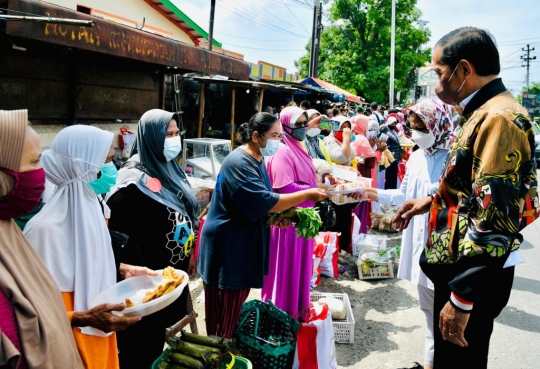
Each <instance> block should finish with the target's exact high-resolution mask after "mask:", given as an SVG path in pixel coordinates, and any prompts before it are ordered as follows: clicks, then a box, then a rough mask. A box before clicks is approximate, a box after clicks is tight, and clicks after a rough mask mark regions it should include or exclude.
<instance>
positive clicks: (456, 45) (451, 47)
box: [395, 27, 539, 369]
mask: <svg viewBox="0 0 540 369" xmlns="http://www.w3.org/2000/svg"><path fill="white" fill-rule="evenodd" d="M433 65H434V71H435V72H436V73H437V76H438V83H437V86H436V93H437V95H438V96H439V98H440V99H441V100H443V101H444V102H446V103H448V104H452V105H459V106H460V107H461V108H462V109H463V119H462V122H461V124H460V126H459V128H458V129H457V131H456V140H455V142H454V144H453V147H452V151H451V153H450V155H449V158H448V161H447V163H446V166H445V168H444V171H443V173H442V176H441V183H440V187H439V190H438V192H437V194H436V195H435V196H434V197H432V196H426V197H425V198H421V199H417V200H413V201H410V202H407V203H406V204H405V205H403V207H402V208H401V209H400V211H399V212H398V215H397V216H396V219H395V221H396V224H397V225H398V226H400V227H405V226H406V225H407V224H408V219H410V217H411V216H413V215H417V214H420V213H424V212H426V211H430V220H429V230H428V232H429V238H428V244H427V246H426V249H425V252H424V255H423V257H422V258H421V260H420V264H421V266H422V269H423V271H424V272H425V273H426V275H427V276H428V277H429V278H430V279H431V280H432V282H433V283H434V285H435V304H434V316H435V322H434V326H436V327H437V326H438V327H439V330H438V331H437V332H436V335H435V358H434V367H435V368H437V369H441V368H460V369H462V368H475V369H479V368H487V360H488V351H489V340H490V337H491V333H492V331H493V320H494V319H495V318H496V317H497V316H498V315H499V313H500V312H501V311H502V309H503V308H504V307H505V306H506V304H507V302H508V299H509V297H510V291H511V289H512V282H513V279H514V266H515V265H516V264H519V263H521V262H522V261H523V259H522V258H521V255H520V254H519V245H520V243H521V241H522V236H521V234H520V233H519V232H520V230H522V229H523V228H524V227H525V226H527V225H528V224H530V223H532V221H533V220H534V219H536V218H537V216H538V207H539V204H538V194H537V177H536V164H535V161H534V149H535V143H534V131H533V129H532V126H531V122H530V120H529V118H528V116H527V112H526V111H525V110H524V109H523V108H522V107H521V106H520V105H519V104H518V103H517V102H516V101H515V99H514V97H513V96H512V94H511V93H510V92H508V91H507V90H506V88H505V87H504V85H503V83H502V81H501V79H500V78H498V74H499V72H500V62H499V53H498V51H497V47H496V45H495V41H494V39H493V37H492V36H491V35H490V34H489V32H487V31H484V30H480V29H476V28H472V27H464V28H460V29H457V30H455V31H452V32H450V33H449V34H447V35H446V36H444V37H443V38H442V39H440V40H439V41H438V42H437V44H436V46H435V49H434V52H433ZM426 195H427V194H426Z"/></svg>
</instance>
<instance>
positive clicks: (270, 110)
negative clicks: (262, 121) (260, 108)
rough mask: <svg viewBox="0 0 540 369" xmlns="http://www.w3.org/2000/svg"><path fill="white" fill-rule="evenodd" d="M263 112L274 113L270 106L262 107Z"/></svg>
mask: <svg viewBox="0 0 540 369" xmlns="http://www.w3.org/2000/svg"><path fill="white" fill-rule="evenodd" d="M264 112H265V113H270V114H273V113H274V108H273V107H271V106H267V107H266V108H264Z"/></svg>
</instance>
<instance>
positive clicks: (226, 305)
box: [199, 108, 327, 338]
mask: <svg viewBox="0 0 540 369" xmlns="http://www.w3.org/2000/svg"><path fill="white" fill-rule="evenodd" d="M290 109H293V108H286V109H284V110H283V112H284V113H283V112H282V116H283V114H287V111H290ZM294 109H295V110H300V109H298V108H294ZM240 135H241V138H242V142H243V143H244V144H243V145H242V146H240V147H239V148H237V149H236V150H234V151H233V152H232V153H231V154H230V155H228V156H227V157H226V158H225V161H224V162H223V165H222V166H221V170H220V172H219V175H218V179H217V183H216V189H215V191H214V195H213V198H212V203H211V205H210V210H209V211H208V217H207V219H206V222H205V224H204V227H203V230H202V233H201V245H200V254H199V270H200V274H201V278H202V279H203V281H204V291H205V311H206V333H207V334H208V335H216V336H219V337H222V336H224V337H227V338H231V337H232V335H233V332H234V329H235V327H236V325H237V323H238V318H239V316H240V310H241V308H242V304H243V303H244V302H245V300H246V298H247V296H248V294H249V291H250V289H251V288H261V287H262V286H263V280H264V276H265V275H266V274H268V267H269V255H268V247H269V246H268V242H269V237H270V232H269V228H268V226H267V225H266V224H265V217H266V215H267V214H268V213H269V212H274V213H275V212H279V211H283V210H287V209H289V208H291V207H293V206H295V205H297V204H298V203H301V202H304V201H320V200H322V199H323V198H326V197H327V195H326V194H325V193H324V192H322V191H320V190H318V189H315V190H314V189H309V190H305V191H299V192H294V193H290V194H278V193H275V192H272V188H271V186H270V180H269V178H268V173H267V171H266V166H265V162H264V159H263V157H264V156H269V157H271V156H272V155H274V154H275V153H276V151H278V149H279V146H280V145H279V139H280V136H281V128H280V124H279V122H278V121H277V119H276V118H275V117H274V116H273V115H270V114H267V113H258V114H255V115H254V116H253V117H252V118H251V119H250V120H249V123H244V124H242V125H241V126H240ZM285 225H287V224H285ZM291 262H292V261H291Z"/></svg>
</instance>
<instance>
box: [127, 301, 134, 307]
mask: <svg viewBox="0 0 540 369" xmlns="http://www.w3.org/2000/svg"><path fill="white" fill-rule="evenodd" d="M133 306H135V303H134V302H133V301H131V300H130V299H126V308H130V307H133Z"/></svg>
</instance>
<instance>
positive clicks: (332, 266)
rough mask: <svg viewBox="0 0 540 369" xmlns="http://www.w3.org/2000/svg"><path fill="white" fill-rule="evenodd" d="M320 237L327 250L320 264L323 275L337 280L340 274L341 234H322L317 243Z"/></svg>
mask: <svg viewBox="0 0 540 369" xmlns="http://www.w3.org/2000/svg"><path fill="white" fill-rule="evenodd" d="M320 237H322V242H323V244H324V248H325V252H324V257H323V259H322V260H321V263H320V267H321V274H322V275H324V276H326V277H330V278H337V276H338V274H339V265H338V256H339V242H338V241H339V233H337V232H321V233H319V236H318V237H316V238H315V241H316V242H317V243H319V238H320Z"/></svg>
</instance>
